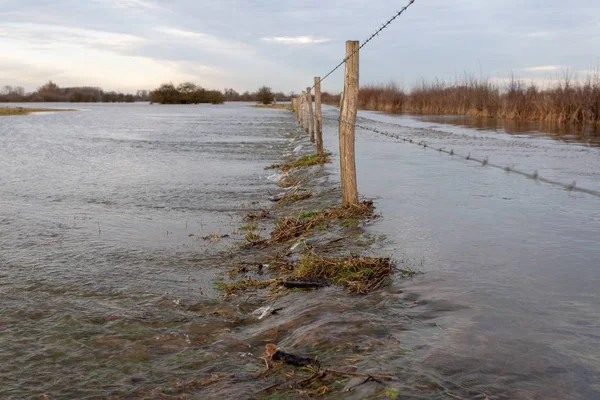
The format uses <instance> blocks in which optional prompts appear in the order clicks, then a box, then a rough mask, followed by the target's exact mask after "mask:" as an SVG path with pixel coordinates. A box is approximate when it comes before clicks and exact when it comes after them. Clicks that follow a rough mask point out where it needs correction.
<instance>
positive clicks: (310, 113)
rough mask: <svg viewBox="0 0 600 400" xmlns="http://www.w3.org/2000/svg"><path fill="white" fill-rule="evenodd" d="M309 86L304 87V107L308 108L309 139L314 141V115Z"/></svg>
mask: <svg viewBox="0 0 600 400" xmlns="http://www.w3.org/2000/svg"><path fill="white" fill-rule="evenodd" d="M311 90H312V89H311V88H310V87H307V88H306V107H307V108H308V126H309V128H310V141H311V142H313V143H314V142H315V116H314V114H313V104H312V93H311Z"/></svg>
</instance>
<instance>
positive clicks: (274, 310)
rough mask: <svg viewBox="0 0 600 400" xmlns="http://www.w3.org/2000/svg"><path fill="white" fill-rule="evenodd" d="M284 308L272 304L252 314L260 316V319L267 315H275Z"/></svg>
mask: <svg viewBox="0 0 600 400" xmlns="http://www.w3.org/2000/svg"><path fill="white" fill-rule="evenodd" d="M281 310H283V308H274V307H273V306H272V305H270V306H265V307H261V308H258V309H256V310H254V311H253V312H252V315H254V316H256V317H258V319H259V320H260V319H263V318H264V317H266V316H267V315H275V314H277V313H278V312H279V311H281Z"/></svg>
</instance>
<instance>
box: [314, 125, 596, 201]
mask: <svg viewBox="0 0 600 400" xmlns="http://www.w3.org/2000/svg"><path fill="white" fill-rule="evenodd" d="M323 119H327V120H330V121H336V122H339V123H342V124H347V125H353V126H354V127H356V128H359V129H363V130H366V131H370V132H373V133H377V134H380V135H383V136H387V137H390V138H393V139H398V140H401V141H403V142H404V143H409V144H413V145H416V146H419V147H422V148H423V149H432V150H434V151H437V152H439V153H440V154H447V155H449V156H451V157H456V158H460V159H463V160H466V161H471V162H475V163H479V164H480V165H481V166H483V167H490V168H495V169H500V170H503V171H505V172H508V173H515V174H517V175H521V176H524V177H526V178H529V179H532V180H534V181H536V182H542V183H546V184H549V185H553V186H557V187H561V188H563V189H566V190H569V191H573V192H580V193H585V194H589V195H591V196H595V197H600V191H597V190H593V189H587V188H583V187H579V186H577V183H576V182H575V181H573V182H572V183H571V184H567V183H564V182H560V181H556V180H553V179H548V178H544V177H542V176H540V174H539V173H538V171H537V170H535V171H533V172H526V171H521V170H519V169H516V168H514V167H511V166H503V165H500V164H495V163H491V162H490V161H489V159H488V158H487V157H486V158H478V157H474V156H472V155H471V153H469V154H468V155H466V156H465V155H464V154H459V153H457V152H456V151H454V149H450V150H448V149H446V148H444V147H439V148H438V147H434V146H431V145H429V144H427V142H425V141H424V140H420V141H416V140H414V139H412V138H410V137H404V136H400V135H398V134H395V133H391V132H387V131H384V130H381V129H377V128H373V127H370V126H365V125H360V124H356V123H354V124H353V123H351V122H349V121H345V120H343V119H340V118H331V117H323Z"/></svg>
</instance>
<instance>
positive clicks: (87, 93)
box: [0, 81, 293, 104]
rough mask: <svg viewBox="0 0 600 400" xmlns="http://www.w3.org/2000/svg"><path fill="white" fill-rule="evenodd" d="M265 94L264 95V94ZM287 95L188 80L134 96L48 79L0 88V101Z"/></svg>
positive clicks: (186, 100) (179, 100)
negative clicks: (32, 85)
mask: <svg viewBox="0 0 600 400" xmlns="http://www.w3.org/2000/svg"><path fill="white" fill-rule="evenodd" d="M265 96H266V97H265ZM291 96H293V94H291V95H289V96H288V95H285V94H284V93H282V92H278V93H273V92H272V91H271V88H269V87H266V86H263V87H261V88H260V89H258V90H257V91H256V92H250V91H246V92H243V93H241V94H240V93H238V92H237V91H235V90H233V89H229V88H225V89H224V90H223V91H222V92H221V91H218V90H207V89H204V88H203V87H201V86H198V85H196V84H194V83H192V82H185V83H182V84H179V85H177V86H175V85H173V84H172V83H165V84H162V85H160V86H159V87H158V88H156V89H155V90H152V91H151V90H138V91H137V93H136V94H135V95H133V94H124V93H119V92H105V91H104V90H102V89H101V88H98V87H88V86H82V87H67V88H61V87H59V86H58V85H57V84H56V83H54V82H52V81H49V82H48V83H46V84H44V85H43V86H41V87H40V88H38V89H37V90H36V91H34V92H31V93H26V92H25V89H24V88H22V87H20V86H10V85H6V86H3V87H2V88H0V103H28V102H40V103H42V102H43V103H53V102H61V103H64V102H68V103H133V102H135V101H149V102H153V103H159V104H200V103H212V104H221V103H223V102H225V101H256V102H265V99H267V101H268V102H271V101H273V100H275V101H289V100H290V98H291Z"/></svg>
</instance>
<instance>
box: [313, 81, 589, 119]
mask: <svg viewBox="0 0 600 400" xmlns="http://www.w3.org/2000/svg"><path fill="white" fill-rule="evenodd" d="M323 99H324V100H323V101H326V102H327V103H328V104H333V105H337V104H339V96H333V95H330V94H327V95H325V94H324V95H323ZM359 107H360V108H362V109H366V110H377V111H385V112H389V113H401V112H405V113H417V114H448V115H470V116H477V117H489V118H505V119H511V120H528V121H541V122H547V123H559V124H589V125H597V124H600V73H596V74H595V75H590V76H588V77H587V78H586V79H585V80H581V81H577V80H574V79H572V78H571V77H570V76H565V77H564V78H563V79H562V80H561V81H560V82H558V83H556V84H555V85H553V86H550V87H546V88H542V87H539V86H537V85H536V84H534V83H529V84H527V83H526V82H524V81H522V80H519V79H516V78H514V77H513V78H511V79H510V80H509V81H508V83H506V84H505V85H500V84H496V83H493V82H491V81H490V80H487V79H477V78H474V77H469V76H466V77H464V78H462V79H460V80H457V81H456V82H455V83H453V84H448V83H446V82H444V81H441V80H434V81H430V82H428V81H421V82H420V83H419V84H418V85H417V86H416V87H415V88H413V89H412V90H411V91H409V92H405V91H404V90H403V89H402V88H400V87H398V86H397V85H395V84H387V85H381V84H380V85H368V86H363V87H362V88H361V90H360V93H359Z"/></svg>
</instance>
